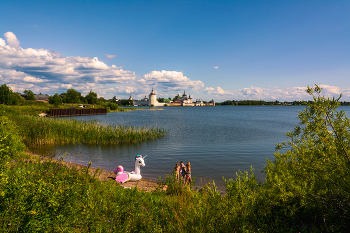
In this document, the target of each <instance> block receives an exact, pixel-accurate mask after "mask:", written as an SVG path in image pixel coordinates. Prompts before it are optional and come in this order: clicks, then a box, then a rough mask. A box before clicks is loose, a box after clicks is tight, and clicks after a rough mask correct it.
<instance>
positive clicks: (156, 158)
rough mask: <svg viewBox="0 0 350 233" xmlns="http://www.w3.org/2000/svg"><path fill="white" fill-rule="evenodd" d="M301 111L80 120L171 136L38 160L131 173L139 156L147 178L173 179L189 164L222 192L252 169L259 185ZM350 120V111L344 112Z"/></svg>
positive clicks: (199, 111)
mask: <svg viewBox="0 0 350 233" xmlns="http://www.w3.org/2000/svg"><path fill="white" fill-rule="evenodd" d="M303 108H304V107H302V106H238V107H237V106H236V107H233V106H216V107H163V108H162V109H163V110H161V111H129V112H115V113H108V114H107V115H93V116H77V117H74V118H75V119H78V120H85V121H88V120H97V121H99V122H100V123H102V124H121V125H132V126H159V127H163V128H165V129H168V130H169V135H168V136H166V137H164V138H161V139H156V140H154V141H147V142H141V143H137V144H127V145H110V146H99V145H82V144H75V145H60V146H54V147H43V148H36V149H33V152H36V153H39V154H48V153H51V154H52V153H55V154H56V156H55V158H60V157H62V155H63V153H65V152H68V155H67V157H66V158H65V160H66V161H71V162H76V163H81V164H87V163H88V162H92V166H93V167H98V166H99V167H102V168H104V170H108V171H113V169H115V168H116V167H117V166H118V165H122V166H123V167H124V169H125V170H129V171H131V170H132V169H133V167H134V158H135V155H138V154H141V155H148V156H147V158H146V159H145V163H146V166H145V167H142V168H141V174H142V176H143V177H145V178H150V179H154V180H156V179H157V178H158V176H162V177H164V174H171V172H172V169H173V168H174V166H175V163H176V162H180V161H184V163H186V162H188V161H189V162H190V163H191V166H192V177H194V176H195V177H196V183H197V184H200V183H201V181H200V180H201V179H202V180H204V181H210V180H212V179H214V180H215V182H216V183H217V184H218V185H219V186H221V187H222V184H223V182H222V177H223V176H224V177H225V178H226V179H229V178H234V177H235V173H236V172H237V171H238V170H241V171H248V170H249V168H250V166H251V165H252V166H253V167H254V169H255V174H256V175H257V177H258V178H259V180H261V181H263V180H264V177H265V175H264V174H263V173H260V172H259V171H262V170H263V168H264V166H265V163H266V158H269V159H271V160H272V159H274V152H275V146H276V143H278V142H282V141H284V140H286V136H285V133H286V132H288V131H291V130H293V128H294V126H295V125H296V124H297V123H298V119H297V116H298V113H297V111H301V110H303ZM343 109H344V110H345V111H346V112H347V116H348V117H349V110H350V107H343Z"/></svg>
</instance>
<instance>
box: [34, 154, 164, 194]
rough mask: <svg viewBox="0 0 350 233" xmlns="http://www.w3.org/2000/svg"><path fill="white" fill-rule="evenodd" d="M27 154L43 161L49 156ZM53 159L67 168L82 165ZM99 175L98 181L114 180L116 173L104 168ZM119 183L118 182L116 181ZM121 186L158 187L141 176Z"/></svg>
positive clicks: (148, 188) (145, 188)
mask: <svg viewBox="0 0 350 233" xmlns="http://www.w3.org/2000/svg"><path fill="white" fill-rule="evenodd" d="M27 154H28V155H30V156H32V157H40V160H41V161H45V160H48V159H50V158H48V157H45V156H40V155H37V154H33V153H30V152H27ZM52 160H53V161H59V162H61V163H63V164H64V165H66V166H67V167H69V168H73V167H75V168H77V169H80V168H81V167H83V166H84V165H80V164H76V163H71V162H66V161H61V160H57V159H52ZM96 169H97V168H90V169H89V173H90V174H91V175H92V174H94V173H95V171H96ZM99 173H100V175H99V177H98V178H99V180H100V181H110V180H115V177H116V175H115V174H114V172H110V171H105V170H102V171H100V172H99ZM118 184H119V183H118ZM121 186H123V187H125V188H134V187H137V188H138V189H139V190H144V191H146V192H150V191H153V190H156V188H157V187H158V183H157V182H156V181H155V180H150V179H145V178H142V179H141V180H139V181H135V182H131V181H128V182H126V183H124V184H121Z"/></svg>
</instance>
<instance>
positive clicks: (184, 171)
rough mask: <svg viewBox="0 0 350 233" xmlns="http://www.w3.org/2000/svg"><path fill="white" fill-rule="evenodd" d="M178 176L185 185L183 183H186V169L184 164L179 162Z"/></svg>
mask: <svg viewBox="0 0 350 233" xmlns="http://www.w3.org/2000/svg"><path fill="white" fill-rule="evenodd" d="M180 174H181V176H182V179H183V181H184V184H185V182H186V179H185V177H186V167H185V165H184V162H182V161H181V162H180Z"/></svg>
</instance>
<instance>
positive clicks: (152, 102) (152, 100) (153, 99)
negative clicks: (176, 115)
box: [148, 88, 157, 106]
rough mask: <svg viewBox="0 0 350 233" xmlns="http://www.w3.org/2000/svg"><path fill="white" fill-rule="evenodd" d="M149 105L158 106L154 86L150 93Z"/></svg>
mask: <svg viewBox="0 0 350 233" xmlns="http://www.w3.org/2000/svg"><path fill="white" fill-rule="evenodd" d="M148 105H149V106H152V105H153V106H157V95H156V94H155V93H154V91H153V88H152V92H151V93H150V94H149V100H148Z"/></svg>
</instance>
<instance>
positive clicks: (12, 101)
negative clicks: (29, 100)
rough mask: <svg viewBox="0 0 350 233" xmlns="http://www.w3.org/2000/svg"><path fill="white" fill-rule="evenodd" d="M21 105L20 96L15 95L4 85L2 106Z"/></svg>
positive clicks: (1, 93) (0, 99) (0, 88)
mask: <svg viewBox="0 0 350 233" xmlns="http://www.w3.org/2000/svg"><path fill="white" fill-rule="evenodd" d="M18 103H19V99H18V95H17V94H16V93H13V92H12V90H11V89H10V88H9V87H8V86H7V85H6V84H3V85H1V86H0V104H6V105H16V104H18Z"/></svg>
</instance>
